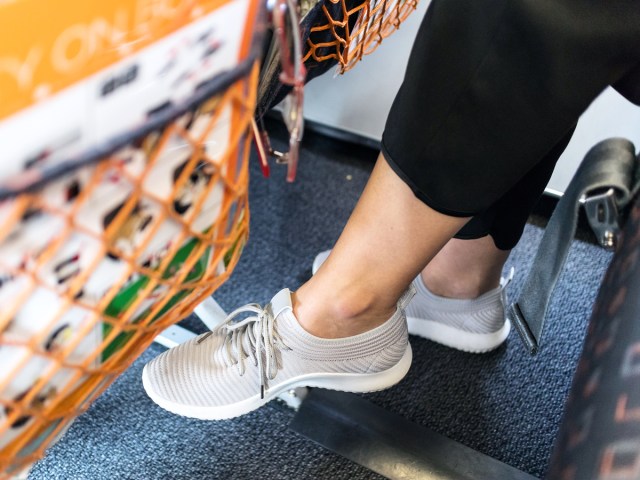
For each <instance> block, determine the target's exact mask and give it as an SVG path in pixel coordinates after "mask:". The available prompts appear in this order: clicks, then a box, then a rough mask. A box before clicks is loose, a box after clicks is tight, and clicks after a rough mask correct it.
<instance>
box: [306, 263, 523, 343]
mask: <svg viewBox="0 0 640 480" xmlns="http://www.w3.org/2000/svg"><path fill="white" fill-rule="evenodd" d="M330 252H331V250H327V251H324V252H322V253H320V254H318V255H317V256H316V258H315V260H314V261H313V267H312V271H313V273H314V274H315V272H316V271H317V270H318V269H319V268H320V265H322V263H324V261H325V260H326V259H327V258H328V256H329V253H330ZM512 278H513V269H511V272H510V273H509V276H508V277H507V278H503V279H502V281H501V282H500V286H499V287H498V288H496V289H494V290H491V291H490V292H487V293H485V294H483V295H481V296H480V297H477V298H473V299H454V298H447V297H441V296H438V295H435V294H434V293H432V292H430V291H429V289H428V288H427V287H426V285H425V284H424V282H423V281H422V277H421V276H420V275H418V276H417V277H416V278H415V279H414V280H413V283H412V285H413V286H414V288H415V291H416V294H415V296H414V297H413V299H412V300H411V301H410V302H409V304H408V305H407V308H406V315H407V324H408V328H409V333H410V334H412V335H418V336H420V337H423V338H427V339H429V340H432V341H434V342H437V343H440V344H442V345H446V346H447V347H451V348H455V349H457V350H462V351H464V352H469V353H484V352H488V351H491V350H494V349H495V348H497V347H498V346H500V345H501V344H502V343H503V342H504V341H505V340H506V339H507V337H508V336H509V331H510V330H511V323H510V322H509V320H508V319H507V318H506V317H505V307H504V306H505V304H506V298H505V297H506V287H507V285H508V284H509V282H511V279H512Z"/></svg>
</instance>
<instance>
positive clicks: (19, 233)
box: [0, 68, 257, 478]
mask: <svg viewBox="0 0 640 480" xmlns="http://www.w3.org/2000/svg"><path fill="white" fill-rule="evenodd" d="M256 83H257V69H256V68H253V70H252V71H251V73H250V74H249V75H248V76H245V77H244V78H241V79H240V80H238V81H236V82H235V83H234V84H233V85H232V86H231V87H230V88H228V89H227V90H226V91H225V92H223V93H221V94H217V95H216V96H214V97H212V98H209V99H208V100H206V101H204V102H202V103H201V104H200V105H199V106H198V107H197V108H194V109H192V110H191V111H189V112H188V113H186V114H184V115H182V116H181V117H180V118H178V119H177V120H175V121H173V122H171V123H170V124H168V125H165V126H164V127H163V128H161V129H159V130H157V131H154V132H152V133H150V134H148V135H146V136H144V137H143V138H139V139H137V140H136V141H134V142H132V143H131V144H129V145H127V146H126V147H124V148H122V149H120V150H119V151H117V152H116V153H115V154H113V155H111V156H110V157H108V158H105V159H103V160H102V161H100V162H99V163H96V164H92V165H88V166H84V167H82V168H79V169H77V170H76V171H73V172H71V173H68V174H66V175H65V176H63V177H61V178H58V179H56V180H55V181H51V182H49V183H48V184H46V185H45V186H43V187H41V188H40V189H39V190H37V191H34V192H30V193H25V194H21V195H18V196H16V197H14V198H11V199H9V200H5V201H3V202H0V302H1V304H2V310H1V311H0V478H5V477H6V476H8V475H11V474H16V473H17V472H18V471H20V470H21V469H23V468H24V467H26V466H28V465H29V464H31V463H32V462H33V461H35V460H37V459H38V458H39V457H40V456H41V455H42V452H43V451H44V449H45V448H46V447H47V446H48V445H50V444H51V442H53V441H54V440H55V439H56V438H58V437H59V436H60V435H61V434H62V433H63V432H64V431H65V429H66V428H67V427H68V426H69V424H70V422H71V421H72V420H73V419H74V418H75V417H76V416H78V415H79V414H80V413H82V412H83V411H84V410H86V409H87V408H88V407H89V405H90V404H91V402H92V401H93V400H94V399H95V398H96V397H97V396H98V395H99V394H100V393H101V392H102V391H103V390H104V389H105V388H106V387H107V386H109V384H110V383H111V382H112V381H113V380H114V379H115V378H116V377H117V376H118V375H119V374H120V373H121V372H122V371H123V370H124V369H126V368H127V366H128V365H129V364H130V363H131V362H132V361H133V360H134V359H135V358H136V357H137V356H138V355H139V354H140V353H141V352H142V351H143V350H144V349H145V348H146V347H147V346H148V345H149V344H150V343H151V342H152V341H153V339H154V337H155V336H156V335H157V334H158V333H159V332H160V331H162V330H163V329H165V328H166V327H168V326H169V325H171V324H173V323H175V322H176V321H178V320H180V319H182V318H184V317H185V316H187V315H188V314H189V313H190V312H191V311H192V310H193V309H194V308H195V306H196V305H197V304H198V303H200V302H201V301H202V300H203V299H205V298H206V297H208V296H209V295H210V294H211V293H212V292H213V291H214V290H215V289H216V288H217V287H218V286H219V285H220V284H222V282H224V280H225V279H226V278H227V277H228V276H229V274H230V273H231V271H232V270H233V268H234V266H235V264H236V262H237V261H238V258H239V255H240V252H241V250H242V247H243V245H244V243H245V242H246V239H247V235H248V221H249V210H248V203H247V188H248V169H247V160H248V153H249V147H250V145H249V141H250V137H249V135H248V132H249V125H250V120H251V117H252V114H253V110H254V106H255V92H256Z"/></svg>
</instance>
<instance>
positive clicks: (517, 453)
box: [29, 135, 610, 480]
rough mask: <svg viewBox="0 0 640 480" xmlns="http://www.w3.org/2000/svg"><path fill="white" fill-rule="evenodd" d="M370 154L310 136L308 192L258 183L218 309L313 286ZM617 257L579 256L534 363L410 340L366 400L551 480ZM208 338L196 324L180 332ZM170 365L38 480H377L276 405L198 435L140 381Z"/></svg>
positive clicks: (75, 435) (102, 412)
mask: <svg viewBox="0 0 640 480" xmlns="http://www.w3.org/2000/svg"><path fill="white" fill-rule="evenodd" d="M374 158H375V152H372V151H370V150H366V149H360V148H353V147H348V146H345V145H344V144H340V143H336V142H332V141H327V140H326V139H324V138H322V137H319V136H313V135H308V137H307V139H306V145H305V149H304V152H303V154H302V158H301V165H300V169H299V178H298V179H297V180H296V182H295V183H294V184H286V183H285V182H284V171H283V169H282V168H277V167H276V169H275V170H276V171H275V172H274V175H273V178H271V179H269V180H266V179H263V178H262V177H261V176H260V173H259V169H258V168H257V167H256V165H255V163H254V165H253V168H252V179H251V208H252V212H251V213H252V216H251V237H250V240H249V243H248V245H247V247H246V249H245V252H244V253H243V256H242V259H241V261H240V263H239V265H238V267H237V268H236V271H235V273H234V274H233V276H232V278H231V279H230V280H229V281H228V282H227V283H226V284H225V285H223V286H222V287H221V288H220V289H219V290H218V292H217V293H216V295H215V298H216V299H217V300H218V302H219V303H220V304H221V305H222V307H223V308H224V309H226V310H227V311H230V310H231V309H232V308H235V307H237V306H239V305H242V304H244V303H247V302H252V301H258V302H266V301H268V300H269V299H270V298H271V296H272V295H273V294H274V293H275V292H277V291H278V290H279V289H280V288H282V287H284V286H287V287H290V288H292V289H295V288H296V287H297V286H299V285H300V284H301V283H302V282H304V281H305V279H307V278H308V277H309V276H310V274H311V272H310V265H311V262H312V260H313V258H314V256H315V254H316V253H318V252H319V251H321V250H324V249H327V248H330V247H331V246H332V244H333V242H334V241H335V240H336V238H337V237H338V235H339V233H340V231H341V229H342V227H343V226H344V224H345V222H346V220H347V218H348V215H349V213H350V211H351V209H352V208H353V206H354V204H355V202H356V200H357V197H358V195H359V194H360V192H361V191H362V188H363V187H364V184H365V182H366V179H367V176H368V172H369V171H370V169H371V166H372V160H373V159H374ZM541 234H542V230H541V228H540V227H539V226H536V225H533V224H531V225H528V226H527V228H526V231H525V234H524V237H523V239H522V241H521V243H520V244H519V246H518V247H517V248H516V249H515V250H514V252H513V254H512V255H511V258H510V260H509V262H508V265H507V268H509V267H511V266H515V268H516V277H515V279H514V281H513V283H512V286H511V287H510V290H509V296H510V297H511V298H514V297H515V296H516V295H517V294H518V291H519V289H520V287H521V284H522V281H523V278H524V276H525V274H526V271H527V270H528V268H529V266H530V262H531V260H532V255H533V253H534V252H535V249H536V246H537V244H538V242H539V240H540V237H541ZM609 260H610V255H609V254H607V253H605V252H604V251H603V250H601V249H600V248H598V247H596V246H593V245H591V244H589V243H586V242H583V241H576V242H574V244H573V246H572V249H571V253H570V256H569V259H568V262H567V267H566V269H565V272H564V274H563V275H562V277H561V279H560V282H559V286H558V288H557V290H556V293H555V295H554V298H553V301H552V304H551V307H550V312H549V316H548V320H547V322H548V323H547V325H548V328H547V330H546V332H545V336H544V345H543V348H542V350H541V352H540V354H539V355H538V356H537V357H534V358H530V357H529V356H528V355H527V354H526V353H525V351H524V348H523V347H522V345H521V344H520V341H519V339H518V338H517V336H516V334H515V332H513V331H512V333H511V335H510V337H509V339H508V341H507V343H506V344H505V345H504V346H503V347H501V348H499V349H498V350H497V351H495V352H493V353H490V354H486V355H472V354H464V353H460V352H457V351H454V350H451V349H447V348H444V347H441V346H439V345H436V344H433V343H431V342H428V341H425V340H422V339H419V338H413V337H412V338H411V343H412V346H413V348H414V363H413V366H412V368H411V370H410V372H409V374H408V376H407V377H406V378H405V379H404V380H403V381H402V382H401V383H400V384H399V385H397V386H396V387H394V388H391V389H389V390H386V391H383V392H379V393H375V394H370V395H367V396H366V398H367V399H369V400H370V401H371V402H374V403H375V404H377V405H380V406H382V407H384V408H387V409H389V410H390V411H393V412H395V413H397V414H399V415H402V416H404V417H406V418H407V419H409V420H411V421H413V422H416V423H417V424H420V425H423V426H426V427H428V428H431V429H433V430H435V431H437V432H439V433H442V434H444V435H446V436H448V437H450V438H453V439H455V440H457V441H460V442H462V443H463V444H465V445H467V446H470V447H472V448H474V449H477V450H479V451H481V452H483V453H486V454H488V455H490V456H492V457H495V458H497V459H499V460H501V461H503V462H505V463H508V464H510V465H512V466H515V467H517V468H519V469H521V470H524V471H526V472H529V473H531V474H533V475H536V476H543V475H544V473H545V471H546V469H547V467H548V462H549V457H550V453H551V449H552V445H553V441H554V437H555V435H556V432H557V429H558V425H559V422H560V418H561V415H562V410H563V404H564V401H565V398H566V395H567V392H568V389H569V386H570V382H571V377H572V374H573V371H574V368H575V364H576V361H577V358H578V355H579V353H580V349H581V344H582V341H583V337H584V333H585V325H586V322H587V320H588V317H589V313H590V310H591V306H592V304H593V301H594V298H595V295H596V292H597V289H598V285H599V282H600V279H601V277H602V274H603V273H604V270H605V269H606V266H607V265H608V262H609ZM183 324H184V325H187V326H189V327H191V328H192V329H194V330H203V327H202V325H201V324H200V323H199V322H197V321H196V320H194V319H193V318H191V319H188V320H186V321H185V322H183ZM161 351H162V347H159V346H157V345H154V346H152V347H151V348H149V349H148V350H147V351H146V352H145V353H144V354H143V356H142V357H141V358H140V359H139V360H138V361H136V362H135V363H134V364H133V366H132V367H131V368H130V369H129V370H128V371H127V372H125V374H124V375H123V376H122V377H121V378H120V379H118V381H117V382H116V383H114V385H113V386H112V387H111V388H109V389H108V390H107V391H106V392H105V394H103V395H102V396H101V397H100V398H99V399H98V400H97V401H96V402H95V403H94V405H93V406H92V407H91V408H90V409H89V411H88V412H87V413H86V414H84V415H83V416H81V417H80V418H79V419H78V420H77V421H76V422H75V423H74V424H73V426H72V427H71V429H70V430H69V432H68V433H67V434H66V435H65V436H64V437H63V438H62V440H61V441H60V442H58V443H57V444H56V445H55V446H53V447H52V448H51V449H50V450H49V452H48V454H47V456H46V457H45V458H44V459H43V460H42V461H40V462H39V463H37V464H36V465H35V467H34V469H33V470H32V473H31V475H30V477H29V478H30V479H32V480H53V479H69V480H72V479H83V480H84V479H96V480H97V479H105V480H107V479H109V480H113V479H149V480H155V479H225V480H226V479H256V478H263V479H332V480H337V479H377V478H380V477H379V476H378V475H376V474H374V473H372V472H370V471H368V470H366V469H365V468H363V467H360V466H358V465H355V464H353V463H351V462H349V461H347V460H345V459H343V458H341V457H339V456H337V455H335V454H332V453H330V452H328V451H326V450H324V449H323V448H321V447H319V446H317V445H315V444H313V443H312V442H310V441H308V440H306V439H304V438H302V437H299V436H297V435H296V434H294V433H292V432H291V431H289V430H288V429H287V425H288V423H289V421H290V420H291V418H292V416H293V413H292V412H291V411H289V410H288V409H287V408H285V407H283V406H280V405H279V404H277V402H272V403H271V404H269V405H267V406H266V407H264V408H262V409H260V410H258V411H256V412H253V413H251V414H249V415H247V416H245V417H242V418H239V419H234V420H229V421H222V422H202V421H196V420H189V419H184V418H181V417H177V416H174V415H171V414H168V413H166V412H164V411H163V410H161V409H160V408H159V407H157V406H155V405H154V404H153V403H152V402H151V401H150V400H149V399H148V398H147V397H146V395H145V394H144V391H143V389H142V385H141V383H140V373H141V370H142V367H143V365H144V363H145V362H147V361H149V360H150V359H151V358H153V357H154V356H155V355H157V354H158V353H160V352H161Z"/></svg>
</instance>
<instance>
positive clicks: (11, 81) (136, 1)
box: [0, 0, 246, 119]
mask: <svg viewBox="0 0 640 480" xmlns="http://www.w3.org/2000/svg"><path fill="white" fill-rule="evenodd" d="M225 3H226V2H225V0H57V1H52V0H0V119H3V118H5V117H7V116H9V115H11V114H12V113H15V112H17V111H19V110H21V109H23V108H25V107H27V106H29V105H31V104H33V103H35V102H37V101H38V100H40V99H43V98H47V97H48V96H50V95H52V94H54V93H56V92H59V91H60V90H62V89H64V88H65V87H68V86H70V85H72V84H73V83H75V82H77V81H78V80H81V79H83V78H85V77H87V76H89V75H92V74H94V73H96V72H98V71H100V70H102V69H104V68H105V67H108V66H109V65H111V64H113V63H115V62H117V61H119V60H121V59H123V58H125V57H127V56H129V55H131V54H133V53H135V52H136V51H138V50H140V49H141V48H144V47H146V46H148V45H149V44H151V43H153V42H155V41H157V40H158V39H160V38H163V37H165V36H167V35H168V34H170V33H172V32H174V31H175V30H177V29H179V28H181V27H184V26H185V25H187V24H189V23H191V22H193V21H194V20H196V19H197V18H199V17H201V16H203V15H206V14H208V13H210V12H212V11H213V10H215V9H216V8H218V7H219V6H220V5H223V4H225ZM243 20H244V19H243ZM245 27H246V25H238V28H242V29H244V28H245Z"/></svg>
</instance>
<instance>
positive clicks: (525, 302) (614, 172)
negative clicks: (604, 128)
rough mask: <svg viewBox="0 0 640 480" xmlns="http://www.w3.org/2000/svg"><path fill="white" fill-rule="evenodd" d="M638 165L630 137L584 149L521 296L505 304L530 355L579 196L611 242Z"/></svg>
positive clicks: (638, 182)
mask: <svg viewBox="0 0 640 480" xmlns="http://www.w3.org/2000/svg"><path fill="white" fill-rule="evenodd" d="M638 170H640V169H637V168H636V158H635V148H634V146H633V144H632V143H631V142H629V141H628V140H625V139H622V138H612V139H609V140H604V141H602V142H600V143H598V144H597V145H595V146H594V147H593V148H592V149H591V150H590V151H589V152H588V153H587V155H586V156H585V158H584V160H583V161H582V163H581V165H580V167H579V168H578V171H577V172H576V174H575V176H574V177H573V179H572V181H571V183H570V184H569V186H568V188H567V191H566V192H565V193H564V195H563V196H562V198H561V199H560V201H559V202H558V204H557V206H556V208H555V210H554V212H553V215H552V216H551V218H550V220H549V223H548V224H547V228H546V229H545V232H544V235H543V237H542V241H541V243H540V246H539V247H538V251H537V253H536V256H535V258H534V261H533V266H532V267H531V270H530V271H529V274H528V276H527V278H526V280H525V282H524V286H523V289H522V291H521V293H520V296H519V297H518V299H517V300H516V301H515V302H514V303H512V304H511V305H510V306H509V308H508V310H507V316H508V318H509V319H510V321H511V323H512V324H513V325H514V326H515V327H516V330H517V331H518V333H519V334H520V337H521V338H522V341H523V342H524V344H525V347H526V348H527V349H528V350H529V352H530V353H531V354H532V355H533V354H535V353H536V352H537V351H538V348H539V346H540V339H541V335H542V327H543V325H544V317H545V313H546V311H547V306H548V304H549V300H550V298H551V293H552V291H553V288H554V286H555V284H556V282H557V280H558V277H559V275H560V272H561V271H562V268H563V266H564V263H565V260H566V258H567V254H568V253H569V247H570V246H571V241H572V240H573V236H574V234H575V230H576V226H577V223H578V212H579V207H580V204H581V203H582V200H583V199H584V204H585V209H586V212H587V218H588V219H589V222H590V224H591V227H592V228H593V230H594V232H595V233H596V236H597V237H598V241H599V242H600V243H601V244H602V245H603V246H604V247H605V248H610V249H613V248H615V243H616V242H615V240H616V236H617V235H618V233H619V231H620V228H621V222H622V221H623V220H624V214H625V213H626V207H627V205H628V204H629V203H630V201H631V200H632V199H633V198H634V197H635V195H636V193H637V192H638V189H639V187H640V178H638V174H639V172H638Z"/></svg>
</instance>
